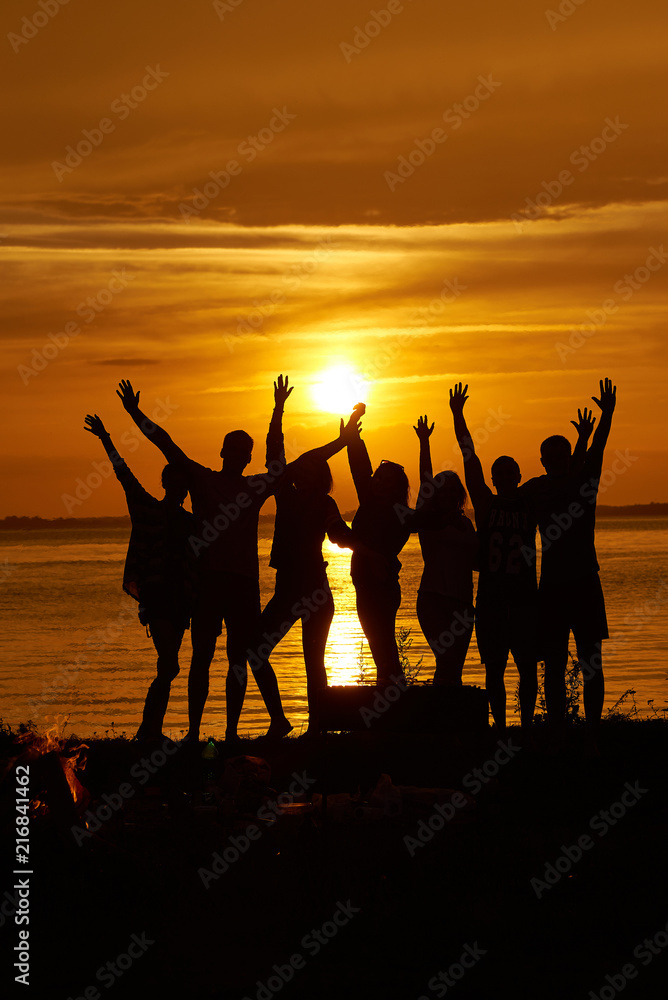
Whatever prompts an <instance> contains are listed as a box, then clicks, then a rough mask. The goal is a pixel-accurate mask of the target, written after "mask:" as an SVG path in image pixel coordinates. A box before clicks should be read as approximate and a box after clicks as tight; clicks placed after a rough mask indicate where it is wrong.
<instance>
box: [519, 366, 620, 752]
mask: <svg viewBox="0 0 668 1000" xmlns="http://www.w3.org/2000/svg"><path fill="white" fill-rule="evenodd" d="M599 385H600V398H599V399H597V398H596V397H595V396H592V399H593V400H594V402H595V403H596V405H597V406H598V407H599V408H600V410H601V416H600V420H599V423H598V427H597V428H596V430H595V431H594V437H593V440H592V443H591V447H590V448H589V451H587V452H586V455H585V456H584V459H583V461H579V460H578V459H577V458H576V459H575V461H573V460H572V456H571V445H570V442H569V441H568V439H567V438H565V437H562V436H561V435H554V436H552V437H549V438H546V439H545V441H543V443H542V444H541V446H540V454H541V459H540V460H541V464H542V465H543V467H544V469H545V475H544V476H538V477H536V478H535V479H531V480H529V482H528V483H526V484H525V485H524V486H523V487H522V488H521V493H522V494H523V495H526V496H528V497H529V498H530V501H531V504H532V506H533V507H534V508H535V509H536V511H537V514H538V525H539V528H540V533H541V541H542V550H543V551H542V561H541V574H540V589H539V595H540V605H541V630H542V644H543V648H544V653H545V657H544V658H545V701H546V705H547V713H548V719H549V721H550V723H552V724H554V725H556V726H561V725H562V724H563V722H564V717H565V708H566V687H565V671H566V666H567V663H568V640H569V636H570V633H571V632H573V636H574V638H575V644H576V648H577V655H578V661H579V664H580V669H581V670H582V676H583V694H584V707H585V716H586V720H587V723H588V725H589V731H590V734H591V735H592V736H594V735H595V731H596V727H597V725H598V723H599V721H600V719H601V712H602V710H603V698H604V693H605V686H604V681H603V668H602V657H601V644H602V640H603V639H607V638H608V625H607V620H606V614H605V602H604V599H603V590H602V588H601V581H600V579H599V575H598V570H599V565H598V560H597V558H596V548H595V545H594V529H595V522H596V499H597V495H598V485H599V480H600V477H601V467H602V464H603V452H604V449H605V445H606V442H607V440H608V435H609V434H610V427H611V424H612V415H613V413H614V410H615V403H616V399H617V388H616V386H613V385H612V382H611V381H610V379H608V378H606V379H605V381H603V380H601V381H600V383H599ZM586 418H587V411H586V410H585V418H584V419H583V418H582V417H581V418H580V425H584V426H580V425H578V424H575V421H572V423H574V424H575V426H576V427H577V428H578V433H579V434H580V442H579V445H581V443H582V438H583V437H584V438H585V440H586V437H587V436H588V430H589V432H590V431H591V427H592V426H593V422H592V421H591V420H589V426H588V430H587V426H586V423H587V420H586ZM577 450H578V449H576V451H577Z"/></svg>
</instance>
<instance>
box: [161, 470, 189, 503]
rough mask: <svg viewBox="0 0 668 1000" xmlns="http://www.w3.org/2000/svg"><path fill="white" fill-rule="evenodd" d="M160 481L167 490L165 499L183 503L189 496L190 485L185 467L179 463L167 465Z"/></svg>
mask: <svg viewBox="0 0 668 1000" xmlns="http://www.w3.org/2000/svg"><path fill="white" fill-rule="evenodd" d="M160 481H161V483H162V488H163V490H164V491H165V500H169V501H172V502H174V503H178V504H182V503H183V501H184V500H185V498H186V497H187V496H188V485H187V483H186V479H185V476H184V473H183V469H181V468H180V466H178V465H166V466H165V467H164V469H163V470H162V475H161V476H160Z"/></svg>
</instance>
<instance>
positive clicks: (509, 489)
mask: <svg viewBox="0 0 668 1000" xmlns="http://www.w3.org/2000/svg"><path fill="white" fill-rule="evenodd" d="M521 479H522V473H521V472H520V467H519V465H518V464H517V462H516V461H515V459H514V458H511V457H510V455H499V457H498V458H497V459H496V460H495V461H494V462H493V463H492V483H493V484H494V489H495V490H496V492H497V494H498V495H499V496H500V497H507V496H512V495H513V493H514V492H515V490H516V489H517V487H518V486H519V484H520V482H521Z"/></svg>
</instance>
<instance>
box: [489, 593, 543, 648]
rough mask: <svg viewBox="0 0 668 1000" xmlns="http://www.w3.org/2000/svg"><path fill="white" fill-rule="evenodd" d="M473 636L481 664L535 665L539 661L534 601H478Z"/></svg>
mask: <svg viewBox="0 0 668 1000" xmlns="http://www.w3.org/2000/svg"><path fill="white" fill-rule="evenodd" d="M475 634H476V641H477V643H478V652H479V653H480V661H481V663H491V662H492V661H499V660H501V661H506V660H507V659H508V654H509V653H511V654H512V657H513V660H514V661H515V663H520V662H521V663H526V662H529V663H537V662H538V659H539V655H538V654H539V639H538V601H537V600H533V601H530V602H527V603H521V604H516V603H511V602H509V601H504V599H503V597H500V598H499V599H498V600H495V601H491V600H489V599H485V600H484V601H483V602H478V604H477V606H476V609H475Z"/></svg>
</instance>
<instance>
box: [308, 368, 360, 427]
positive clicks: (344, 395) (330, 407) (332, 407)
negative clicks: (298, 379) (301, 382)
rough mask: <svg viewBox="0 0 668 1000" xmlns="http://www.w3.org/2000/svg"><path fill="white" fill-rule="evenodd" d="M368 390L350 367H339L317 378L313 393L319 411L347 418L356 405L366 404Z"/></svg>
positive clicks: (330, 369) (329, 369)
mask: <svg viewBox="0 0 668 1000" xmlns="http://www.w3.org/2000/svg"><path fill="white" fill-rule="evenodd" d="M368 388H369V387H368V383H367V382H365V381H364V379H363V378H362V377H361V376H360V375H358V374H357V372H356V371H355V370H354V369H353V368H351V367H350V365H337V366H336V367H334V368H328V369H327V370H326V371H324V372H321V373H320V374H319V375H317V376H316V378H315V382H314V384H313V389H312V392H313V399H314V401H315V404H316V406H317V407H318V409H320V410H324V411H325V412H326V413H338V414H339V415H340V416H345V414H346V413H350V412H351V410H352V408H353V407H354V406H355V404H356V403H363V402H366V396H367V392H368Z"/></svg>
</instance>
